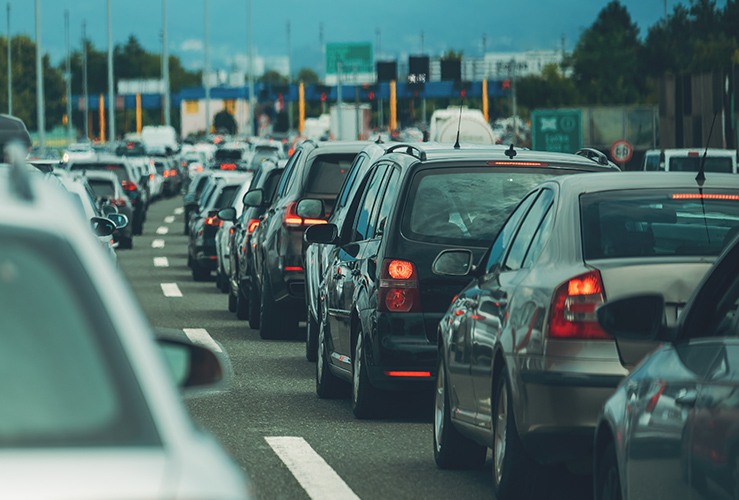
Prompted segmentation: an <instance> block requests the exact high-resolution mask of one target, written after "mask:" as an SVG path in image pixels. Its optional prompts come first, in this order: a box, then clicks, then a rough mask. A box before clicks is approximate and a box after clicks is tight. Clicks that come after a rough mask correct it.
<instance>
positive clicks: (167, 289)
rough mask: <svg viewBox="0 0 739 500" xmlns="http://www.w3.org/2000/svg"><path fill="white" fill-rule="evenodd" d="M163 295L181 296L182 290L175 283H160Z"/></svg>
mask: <svg viewBox="0 0 739 500" xmlns="http://www.w3.org/2000/svg"><path fill="white" fill-rule="evenodd" d="M160 286H161V287H162V292H163V293H164V296H165V297H182V292H181V291H180V287H178V286H177V283H160Z"/></svg>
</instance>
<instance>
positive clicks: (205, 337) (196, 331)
mask: <svg viewBox="0 0 739 500" xmlns="http://www.w3.org/2000/svg"><path fill="white" fill-rule="evenodd" d="M182 331H183V332H185V335H187V338H188V339H190V342H192V343H194V344H200V345H204V346H206V347H209V348H211V349H213V350H214V351H216V352H223V350H222V349H221V346H219V345H218V342H216V341H215V340H213V337H211V336H210V334H209V333H208V330H206V329H205V328H183V329H182Z"/></svg>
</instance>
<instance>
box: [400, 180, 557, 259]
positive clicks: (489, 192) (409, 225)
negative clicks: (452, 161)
mask: <svg viewBox="0 0 739 500" xmlns="http://www.w3.org/2000/svg"><path fill="white" fill-rule="evenodd" d="M559 173H563V172H560V171H555V170H552V171H546V170H542V169H531V170H528V169H526V170H523V169H519V170H517V171H512V170H510V169H508V170H500V169H491V168H490V167H480V168H464V169H463V168H434V169H427V170H424V171H421V172H419V173H418V174H416V176H415V177H414V179H413V183H412V184H411V188H410V191H409V194H408V202H407V205H406V210H405V211H404V214H403V224H402V230H403V234H405V235H406V236H407V237H408V238H411V239H416V240H421V241H429V242H439V243H447V244H455V243H459V244H467V245H472V246H488V245H489V244H490V242H491V241H492V240H493V239H494V238H495V235H496V234H497V233H498V231H499V230H500V227H501V226H502V225H503V222H505V220H506V218H507V217H508V215H509V214H510V213H511V212H512V211H513V209H514V208H516V205H517V204H518V202H519V201H520V200H521V198H523V197H524V195H525V194H526V193H527V192H528V191H529V190H531V188H533V187H534V186H536V185H537V184H539V183H541V182H542V181H544V180H546V179H548V178H549V177H551V176H553V175H557V174H559Z"/></svg>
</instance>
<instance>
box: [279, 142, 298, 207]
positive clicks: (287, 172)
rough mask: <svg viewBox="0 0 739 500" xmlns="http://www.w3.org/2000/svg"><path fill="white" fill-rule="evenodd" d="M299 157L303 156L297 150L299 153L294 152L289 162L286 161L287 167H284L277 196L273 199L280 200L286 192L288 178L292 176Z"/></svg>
mask: <svg viewBox="0 0 739 500" xmlns="http://www.w3.org/2000/svg"><path fill="white" fill-rule="evenodd" d="M301 156H303V151H302V150H299V151H296V152H295V154H293V156H292V157H291V158H290V160H288V162H287V165H285V170H284V173H283V174H282V177H281V178H280V184H279V185H278V186H277V194H276V195H275V198H281V197H282V196H283V195H284V194H285V192H286V191H287V187H288V185H289V182H290V178H291V177H292V176H293V173H294V172H295V165H296V164H297V163H298V160H299V159H300V157H301Z"/></svg>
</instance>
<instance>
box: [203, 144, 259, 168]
mask: <svg viewBox="0 0 739 500" xmlns="http://www.w3.org/2000/svg"><path fill="white" fill-rule="evenodd" d="M248 155H249V145H248V144H247V143H238V142H230V143H226V144H224V145H222V146H221V147H219V148H218V149H216V151H215V154H214V155H213V161H212V162H211V163H210V165H209V168H211V169H213V170H226V171H230V170H248V169H250V166H251V165H250V163H249V162H248V161H247V157H248Z"/></svg>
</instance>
